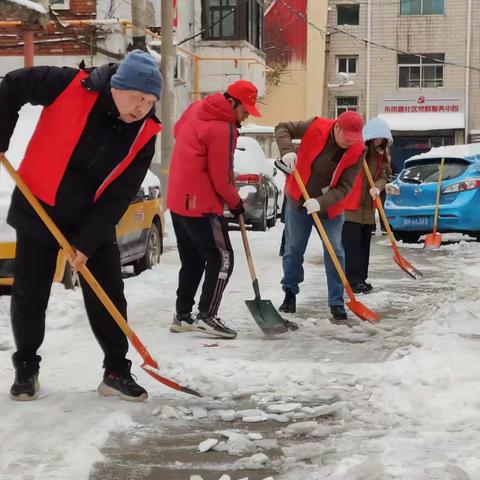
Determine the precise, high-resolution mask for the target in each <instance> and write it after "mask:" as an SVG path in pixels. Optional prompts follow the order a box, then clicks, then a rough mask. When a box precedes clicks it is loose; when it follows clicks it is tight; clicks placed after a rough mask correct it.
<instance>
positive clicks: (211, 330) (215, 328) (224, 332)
mask: <svg viewBox="0 0 480 480" xmlns="http://www.w3.org/2000/svg"><path fill="white" fill-rule="evenodd" d="M193 329H194V330H195V331H197V332H202V333H208V334H209V335H213V336H214V337H221V338H235V337H236V336H237V332H236V331H235V330H232V329H231V328H228V327H227V326H226V325H225V324H224V323H223V321H222V319H221V318H218V317H215V316H208V315H206V314H202V313H199V314H198V315H197V321H196V322H195V323H194V324H193Z"/></svg>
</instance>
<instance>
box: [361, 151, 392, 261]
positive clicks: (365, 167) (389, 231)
mask: <svg viewBox="0 0 480 480" xmlns="http://www.w3.org/2000/svg"><path fill="white" fill-rule="evenodd" d="M363 171H364V172H365V176H366V177H367V180H368V183H369V184H370V188H374V187H375V182H374V181H373V177H372V174H371V172H370V169H369V168H368V164H367V162H366V160H365V159H364V160H363ZM375 204H376V206H377V209H378V212H379V213H380V216H381V217H382V220H383V224H384V225H385V230H387V234H388V238H389V239H390V243H391V244H392V248H393V251H394V252H395V254H396V255H400V252H399V250H398V247H397V242H396V241H395V237H394V236H393V232H392V229H391V228H390V224H389V223H388V219H387V215H386V214H385V209H384V208H383V205H382V200H381V199H380V197H377V198H376V199H375Z"/></svg>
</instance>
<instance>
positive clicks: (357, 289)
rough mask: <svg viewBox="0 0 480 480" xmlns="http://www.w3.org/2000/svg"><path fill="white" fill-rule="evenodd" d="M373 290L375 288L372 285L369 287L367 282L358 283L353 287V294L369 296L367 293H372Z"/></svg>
mask: <svg viewBox="0 0 480 480" xmlns="http://www.w3.org/2000/svg"><path fill="white" fill-rule="evenodd" d="M372 290H373V287H372V286H371V285H368V284H367V283H365V282H362V283H357V284H356V285H352V291H353V293H359V294H360V293H363V294H367V293H370V292H371V291H372Z"/></svg>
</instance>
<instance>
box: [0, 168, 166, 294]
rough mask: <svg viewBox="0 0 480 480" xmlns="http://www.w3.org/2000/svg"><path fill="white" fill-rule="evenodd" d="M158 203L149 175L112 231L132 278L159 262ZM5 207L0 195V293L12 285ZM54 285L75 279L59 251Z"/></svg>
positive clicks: (11, 239) (69, 284)
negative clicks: (131, 271) (114, 232)
mask: <svg viewBox="0 0 480 480" xmlns="http://www.w3.org/2000/svg"><path fill="white" fill-rule="evenodd" d="M160 200H161V190H160V181H159V180H158V178H157V177H156V176H155V175H154V174H153V173H151V172H150V171H149V172H147V175H146V176H145V179H144V181H143V183H142V186H141V187H140V189H139V190H138V192H137V195H136V197H135V199H134V200H133V202H132V203H131V204H130V206H129V207H128V209H127V211H126V212H125V214H124V215H123V217H122V218H121V219H120V222H119V223H118V225H117V227H116V233H117V243H118V248H119V250H120V260H121V264H122V266H133V270H134V272H135V274H136V275H138V274H140V273H141V272H143V271H144V270H147V269H150V268H152V267H153V266H154V265H156V264H158V263H159V262H160V255H161V254H162V252H163V231H164V216H163V211H162V206H161V203H160ZM9 205H10V193H9V192H4V191H3V192H0V225H1V228H0V292H1V291H2V289H1V287H2V286H3V287H5V286H7V287H8V286H11V285H12V284H13V271H14V264H15V231H14V230H13V229H12V228H11V227H10V226H9V225H7V224H6V220H5V218H6V214H7V211H8V207H9ZM54 281H55V282H60V283H63V284H64V286H65V287H66V288H74V287H75V286H76V285H77V284H78V275H77V274H76V272H73V270H72V269H71V267H70V264H69V263H68V262H66V258H65V255H64V253H63V251H62V250H61V251H60V252H59V254H58V258H57V268H56V270H55V275H54ZM3 292H4V293H5V292H8V288H3Z"/></svg>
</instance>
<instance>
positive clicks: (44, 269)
mask: <svg viewBox="0 0 480 480" xmlns="http://www.w3.org/2000/svg"><path fill="white" fill-rule="evenodd" d="M161 92H162V77H161V74H160V71H159V69H158V65H157V64H156V62H155V60H154V58H153V57H151V56H150V55H149V54H148V53H145V52H142V51H140V50H134V51H133V52H131V53H130V54H129V55H128V56H127V57H126V58H125V60H124V61H123V62H121V63H120V65H116V64H108V65H104V66H102V67H98V68H91V69H80V70H79V69H75V68H69V67H64V68H58V67H33V68H25V69H20V70H16V71H13V72H10V73H9V74H7V75H6V76H5V78H4V80H3V81H2V83H1V84H0V105H2V108H1V109H0V152H5V151H6V150H7V149H8V146H9V142H10V137H11V135H12V132H13V130H14V128H15V125H16V122H17V119H18V112H19V111H20V109H21V107H22V106H23V105H25V104H26V103H31V104H33V105H43V106H44V109H43V112H42V115H41V117H40V120H39V122H38V124H37V127H36V130H35V132H34V133H33V136H32V138H31V140H30V142H29V144H28V148H27V150H26V153H25V157H24V159H23V161H22V163H21V165H20V168H19V171H18V172H19V174H20V176H21V177H22V178H23V180H24V181H25V183H26V184H27V185H28V186H29V188H30V190H31V191H32V192H33V194H34V195H35V196H36V197H37V198H38V200H39V201H40V202H41V204H42V205H43V207H44V208H45V209H46V211H47V213H48V214H49V215H50V216H51V217H52V218H53V220H54V222H55V223H56V224H57V225H58V227H59V228H60V230H61V231H62V232H63V233H64V234H65V236H66V237H67V239H68V240H69V241H70V242H71V243H72V245H73V246H74V247H75V249H76V254H75V255H74V256H73V257H72V258H70V259H69V261H70V263H71V265H72V266H73V267H74V268H75V269H78V268H79V267H80V266H81V265H82V264H84V263H86V264H87V266H88V267H89V269H90V270H91V271H92V273H93V274H94V275H95V277H96V278H97V280H98V281H99V283H100V284H101V285H102V287H103V288H104V289H105V291H106V292H107V294H108V295H109V297H110V298H111V299H112V301H113V302H114V304H115V305H116V307H117V308H118V309H119V310H120V312H121V313H122V315H123V316H124V317H125V318H126V314H127V302H126V300H125V297H124V294H123V281H122V276H121V269H120V254H119V251H118V247H117V244H116V236H115V225H116V224H117V223H118V221H119V220H120V218H121V217H122V215H123V214H124V212H125V211H126V209H127V208H128V205H129V203H130V202H131V200H132V199H133V198H134V197H135V195H136V193H137V191H138V189H139V187H140V185H141V183H142V181H143V179H144V177H145V175H146V172H147V170H148V167H149V165H150V162H151V160H152V158H153V155H154V152H155V136H156V135H157V133H158V132H159V131H160V130H161V127H160V122H159V120H158V119H157V118H156V117H155V102H156V101H157V100H158V99H159V98H160V95H161ZM7 221H8V223H9V224H10V225H11V226H12V227H13V228H15V230H16V233H17V244H16V258H15V282H14V286H13V289H12V301H11V317H12V318H11V320H12V329H13V336H14V340H15V345H16V351H15V353H14V354H13V356H12V360H13V365H14V368H15V373H16V374H15V381H14V383H13V385H12V387H11V389H10V396H11V398H12V399H14V400H33V399H35V398H37V396H38V390H39V385H38V373H39V367H40V360H41V357H40V356H39V355H38V354H37V351H38V349H39V348H40V346H41V344H42V342H43V337H44V333H45V311H46V308H47V303H48V299H49V296H50V288H51V284H52V281H53V275H54V272H55V265H56V259H57V254H58V250H59V246H58V244H57V243H56V241H55V239H54V238H53V236H52V235H51V234H50V233H49V231H48V230H47V229H46V227H45V226H44V225H43V223H42V221H41V220H40V219H39V218H38V217H37V215H36V213H35V212H34V211H33V209H32V208H31V207H30V205H29V203H28V202H27V201H26V200H25V198H24V197H23V195H22V194H21V193H20V191H19V190H18V189H16V190H15V191H14V193H13V196H12V202H11V207H10V210H9V213H8V218H7ZM81 286H82V290H83V296H84V301H85V306H86V310H87V315H88V318H89V320H90V324H91V327H92V330H93V332H94V334H95V337H96V338H97V340H98V342H99V344H100V346H101V348H102V350H103V353H104V361H103V368H104V369H105V371H104V375H103V381H102V382H101V384H100V385H99V387H98V391H99V393H100V394H102V395H115V396H119V397H120V398H122V399H124V400H130V401H140V400H144V399H146V398H147V396H148V395H147V392H146V391H145V389H144V388H142V387H141V386H140V385H138V384H137V383H136V382H135V380H134V379H133V378H132V376H131V374H130V368H131V362H130V360H128V359H127V358H126V354H127V351H128V342H127V339H126V337H125V334H124V333H123V332H122V331H121V330H120V328H119V327H118V326H117V324H116V323H115V321H114V320H113V319H112V318H111V317H110V315H109V313H108V312H107V311H106V310H105V308H104V307H103V305H102V304H101V303H100V302H99V300H98V299H97V297H96V296H95V294H94V293H93V292H92V291H91V290H90V288H89V287H88V285H86V284H85V283H84V282H83V279H81ZM66 362H68V360H67V359H66ZM51 387H52V388H53V389H54V387H53V386H51Z"/></svg>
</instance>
